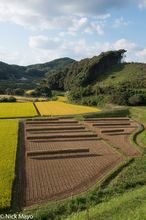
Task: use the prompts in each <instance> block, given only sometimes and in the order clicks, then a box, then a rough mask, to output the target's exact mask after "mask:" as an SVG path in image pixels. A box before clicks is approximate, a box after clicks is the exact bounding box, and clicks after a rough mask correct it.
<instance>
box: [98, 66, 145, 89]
mask: <svg viewBox="0 0 146 220" xmlns="http://www.w3.org/2000/svg"><path fill="white" fill-rule="evenodd" d="M131 80H132V81H134V80H141V81H142V80H146V64H143V63H121V64H117V65H115V66H114V67H113V68H111V69H110V70H109V71H107V72H105V73H104V75H101V76H99V77H98V79H97V83H96V85H97V86H101V87H105V86H111V85H115V84H118V83H122V82H125V81H131Z"/></svg>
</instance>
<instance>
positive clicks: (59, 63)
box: [0, 57, 75, 80]
mask: <svg viewBox="0 0 146 220" xmlns="http://www.w3.org/2000/svg"><path fill="white" fill-rule="evenodd" d="M74 61H75V60H73V59H70V58H68V57H65V58H60V59H56V60H53V61H50V62H47V63H43V64H35V65H29V66H19V65H10V64H7V63H4V62H0V80H15V79H20V78H22V77H25V78H38V77H45V76H47V75H48V74H51V73H53V72H56V71H57V70H61V69H63V68H64V67H66V66H68V65H70V64H71V63H73V62H74Z"/></svg>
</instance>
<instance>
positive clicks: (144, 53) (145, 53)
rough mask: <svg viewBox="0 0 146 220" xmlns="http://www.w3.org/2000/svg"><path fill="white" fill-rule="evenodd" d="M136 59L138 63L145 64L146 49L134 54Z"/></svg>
mask: <svg viewBox="0 0 146 220" xmlns="http://www.w3.org/2000/svg"><path fill="white" fill-rule="evenodd" d="M136 57H137V59H138V61H139V62H145V63H146V48H145V49H142V50H139V51H138V52H137V53H136Z"/></svg>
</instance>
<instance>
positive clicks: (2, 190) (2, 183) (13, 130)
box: [0, 120, 18, 210]
mask: <svg viewBox="0 0 146 220" xmlns="http://www.w3.org/2000/svg"><path fill="white" fill-rule="evenodd" d="M17 141H18V121H17V120H0V210H1V209H6V208H9V207H10V205H11V199H12V185H13V181H14V179H15V161H16V151H17Z"/></svg>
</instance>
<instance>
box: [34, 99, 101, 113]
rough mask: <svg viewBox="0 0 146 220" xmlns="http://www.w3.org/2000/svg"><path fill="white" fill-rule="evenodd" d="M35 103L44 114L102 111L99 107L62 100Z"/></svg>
mask: <svg viewBox="0 0 146 220" xmlns="http://www.w3.org/2000/svg"><path fill="white" fill-rule="evenodd" d="M35 104H36V107H37V108H38V110H39V112H40V114H41V115H42V116H56V115H75V114H82V113H89V112H99V111H101V110H100V109H98V108H93V107H87V106H81V105H72V104H67V103H64V102H60V101H50V102H36V103H35Z"/></svg>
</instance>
